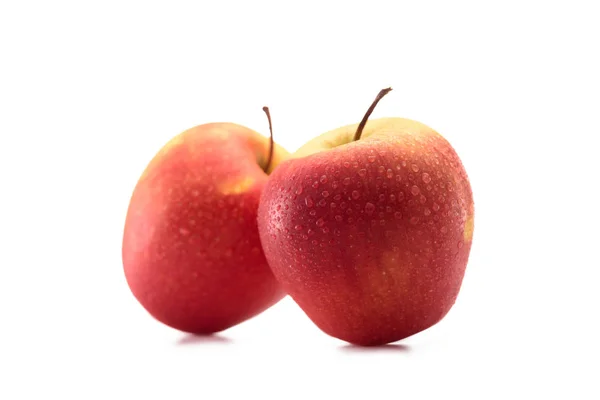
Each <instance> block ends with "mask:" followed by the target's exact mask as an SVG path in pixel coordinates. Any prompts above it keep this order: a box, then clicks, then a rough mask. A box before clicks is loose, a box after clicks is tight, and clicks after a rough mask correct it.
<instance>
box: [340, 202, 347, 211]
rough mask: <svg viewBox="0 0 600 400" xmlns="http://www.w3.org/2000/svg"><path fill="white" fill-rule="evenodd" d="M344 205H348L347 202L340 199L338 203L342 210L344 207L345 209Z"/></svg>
mask: <svg viewBox="0 0 600 400" xmlns="http://www.w3.org/2000/svg"><path fill="white" fill-rule="evenodd" d="M346 207H348V203H346V202H345V201H342V202H341V203H340V208H341V209H342V210H345V209H346Z"/></svg>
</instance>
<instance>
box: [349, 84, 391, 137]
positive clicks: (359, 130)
mask: <svg viewBox="0 0 600 400" xmlns="http://www.w3.org/2000/svg"><path fill="white" fill-rule="evenodd" d="M391 91H392V88H391V87H389V88H387V89H381V90H380V91H379V94H378V95H377V97H375V101H373V103H372V104H371V107H369V109H368V110H367V113H366V114H365V116H364V117H363V119H362V121H360V124H358V128H356V133H355V134H354V139H352V141H353V142H356V141H357V140H359V139H360V135H362V131H363V129H365V125H366V124H367V120H368V119H369V117H370V116H371V113H372V112H373V110H374V109H375V107H376V106H377V103H379V100H381V99H382V98H383V96H385V95H386V94H388V93H389V92H391Z"/></svg>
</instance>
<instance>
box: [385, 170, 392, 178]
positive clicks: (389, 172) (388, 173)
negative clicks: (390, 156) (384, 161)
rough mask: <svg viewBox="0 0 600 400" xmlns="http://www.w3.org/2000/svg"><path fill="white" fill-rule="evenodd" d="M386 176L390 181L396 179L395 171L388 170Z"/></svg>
mask: <svg viewBox="0 0 600 400" xmlns="http://www.w3.org/2000/svg"><path fill="white" fill-rule="evenodd" d="M386 176H387V177H388V179H392V178H393V177H394V171H392V170H391V168H388V170H387V172H386Z"/></svg>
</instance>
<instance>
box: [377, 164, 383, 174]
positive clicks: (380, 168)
mask: <svg viewBox="0 0 600 400" xmlns="http://www.w3.org/2000/svg"><path fill="white" fill-rule="evenodd" d="M377 171H379V173H380V174H383V173H384V172H385V167H384V166H383V165H380V166H379V168H377Z"/></svg>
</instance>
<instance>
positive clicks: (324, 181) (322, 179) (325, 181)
mask: <svg viewBox="0 0 600 400" xmlns="http://www.w3.org/2000/svg"><path fill="white" fill-rule="evenodd" d="M319 181H320V182H321V183H322V184H326V183H327V175H322V176H321V179H319Z"/></svg>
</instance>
